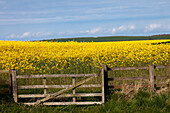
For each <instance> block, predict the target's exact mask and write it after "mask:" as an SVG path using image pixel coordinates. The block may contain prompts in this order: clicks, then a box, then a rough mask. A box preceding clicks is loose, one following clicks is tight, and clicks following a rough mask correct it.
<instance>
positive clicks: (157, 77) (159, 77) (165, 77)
mask: <svg viewBox="0 0 170 113" xmlns="http://www.w3.org/2000/svg"><path fill="white" fill-rule="evenodd" d="M154 78H156V79H168V78H169V77H168V76H154Z"/></svg>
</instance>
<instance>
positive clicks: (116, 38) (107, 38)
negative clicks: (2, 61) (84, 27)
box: [34, 34, 170, 42]
mask: <svg viewBox="0 0 170 113" xmlns="http://www.w3.org/2000/svg"><path fill="white" fill-rule="evenodd" d="M156 39H170V34H158V35H150V36H96V37H71V38H54V39H42V40H40V41H49V42H69V41H77V42H109V41H135V40H156ZM34 41H37V40H34Z"/></svg>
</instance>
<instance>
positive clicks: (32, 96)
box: [18, 93, 102, 98]
mask: <svg viewBox="0 0 170 113" xmlns="http://www.w3.org/2000/svg"><path fill="white" fill-rule="evenodd" d="M49 95H53V94H47V95H44V94H20V95H18V98H42V97H46V96H49ZM95 96H102V93H76V94H62V95H59V96H58V97H56V98H62V97H95Z"/></svg>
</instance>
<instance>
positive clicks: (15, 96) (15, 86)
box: [12, 70, 18, 102]
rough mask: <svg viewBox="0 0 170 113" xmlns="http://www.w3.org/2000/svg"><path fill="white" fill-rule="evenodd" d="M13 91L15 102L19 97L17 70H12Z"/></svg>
mask: <svg viewBox="0 0 170 113" xmlns="http://www.w3.org/2000/svg"><path fill="white" fill-rule="evenodd" d="M12 92H13V98H14V102H17V101H18V98H17V81H16V70H12Z"/></svg>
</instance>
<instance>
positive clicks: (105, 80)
mask: <svg viewBox="0 0 170 113" xmlns="http://www.w3.org/2000/svg"><path fill="white" fill-rule="evenodd" d="M107 94H108V70H107V66H106V65H103V66H102V103H105V102H106V96H107Z"/></svg>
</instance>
